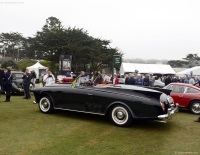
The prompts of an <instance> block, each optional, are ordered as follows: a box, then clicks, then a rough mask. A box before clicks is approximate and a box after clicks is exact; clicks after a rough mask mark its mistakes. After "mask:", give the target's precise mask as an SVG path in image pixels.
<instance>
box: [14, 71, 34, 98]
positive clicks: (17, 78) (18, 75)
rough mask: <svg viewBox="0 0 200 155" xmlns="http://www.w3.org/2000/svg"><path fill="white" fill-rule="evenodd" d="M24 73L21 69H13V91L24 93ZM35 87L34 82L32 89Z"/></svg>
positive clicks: (31, 85)
mask: <svg viewBox="0 0 200 155" xmlns="http://www.w3.org/2000/svg"><path fill="white" fill-rule="evenodd" d="M23 75H24V73H23V72H20V71H12V77H13V83H12V89H11V93H12V94H13V93H18V94H20V93H21V94H22V93H23V92H24V89H23V85H22V81H23V79H22V77H23ZM34 87H35V85H34V84H33V83H31V84H30V90H32V89H33V88H34Z"/></svg>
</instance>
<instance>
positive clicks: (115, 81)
mask: <svg viewBox="0 0 200 155" xmlns="http://www.w3.org/2000/svg"><path fill="white" fill-rule="evenodd" d="M113 84H114V85H117V84H119V78H118V77H117V74H115V75H114V79H113Z"/></svg>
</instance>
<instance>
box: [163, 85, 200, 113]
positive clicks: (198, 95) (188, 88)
mask: <svg viewBox="0 0 200 155" xmlns="http://www.w3.org/2000/svg"><path fill="white" fill-rule="evenodd" d="M164 88H166V89H169V90H172V91H171V93H170V96H171V97H172V98H173V99H174V103H178V104H179V106H180V107H182V108H187V109H189V111H190V112H191V113H193V114H200V88H198V87H196V86H192V85H190V84H186V83H170V84H169V85H167V86H166V87H164Z"/></svg>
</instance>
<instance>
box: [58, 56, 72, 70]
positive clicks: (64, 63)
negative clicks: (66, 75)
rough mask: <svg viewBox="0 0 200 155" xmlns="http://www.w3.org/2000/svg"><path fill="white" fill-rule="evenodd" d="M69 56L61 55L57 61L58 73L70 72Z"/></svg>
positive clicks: (70, 59)
mask: <svg viewBox="0 0 200 155" xmlns="http://www.w3.org/2000/svg"><path fill="white" fill-rule="evenodd" d="M71 62H72V56H71V55H61V56H60V60H59V70H60V71H71Z"/></svg>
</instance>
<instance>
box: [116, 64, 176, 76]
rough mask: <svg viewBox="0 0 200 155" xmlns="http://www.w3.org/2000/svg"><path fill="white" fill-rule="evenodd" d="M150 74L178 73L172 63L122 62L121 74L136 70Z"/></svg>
mask: <svg viewBox="0 0 200 155" xmlns="http://www.w3.org/2000/svg"><path fill="white" fill-rule="evenodd" d="M135 70H138V72H139V73H143V74H145V73H148V74H176V73H175V71H174V70H173V68H172V67H171V66H170V65H163V64H137V63H122V64H121V67H120V74H121V75H124V74H125V73H130V72H135Z"/></svg>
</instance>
